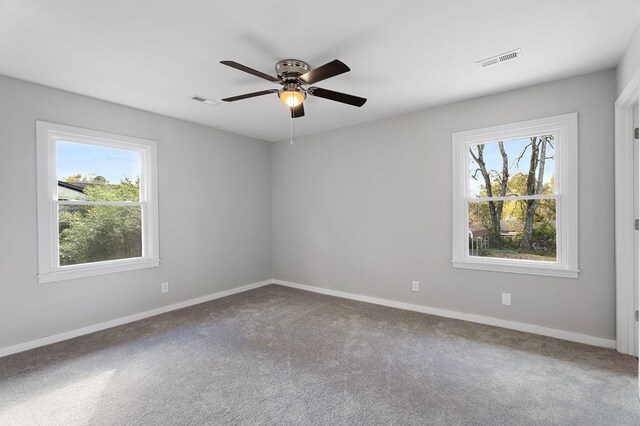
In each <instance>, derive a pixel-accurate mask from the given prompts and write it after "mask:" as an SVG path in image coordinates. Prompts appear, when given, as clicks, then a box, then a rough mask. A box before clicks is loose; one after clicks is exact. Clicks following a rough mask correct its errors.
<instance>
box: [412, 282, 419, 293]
mask: <svg viewBox="0 0 640 426" xmlns="http://www.w3.org/2000/svg"><path fill="white" fill-rule="evenodd" d="M411 290H412V291H420V281H411Z"/></svg>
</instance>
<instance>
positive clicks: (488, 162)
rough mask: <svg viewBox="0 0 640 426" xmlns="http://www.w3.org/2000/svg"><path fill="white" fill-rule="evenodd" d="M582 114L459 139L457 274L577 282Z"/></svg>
mask: <svg viewBox="0 0 640 426" xmlns="http://www.w3.org/2000/svg"><path fill="white" fill-rule="evenodd" d="M577 138H578V118H577V114H575V113H574V114H565V115H560V116H556V117H549V118H543V119H538V120H531V121H525V122H520V123H514V124H508V125H503V126H496V127H490V128H485V129H477V130H470V131H466V132H458V133H454V134H453V191H454V194H453V266H454V267H457V268H468V269H481V270H489V271H501V272H518V273H525V274H537V275H552V276H559V277H571V278H577V276H578V209H577V207H578V166H577V154H578V140H577Z"/></svg>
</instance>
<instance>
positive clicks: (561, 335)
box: [0, 280, 616, 357]
mask: <svg viewBox="0 0 640 426" xmlns="http://www.w3.org/2000/svg"><path fill="white" fill-rule="evenodd" d="M268 284H278V285H282V286H285V287H292V288H297V289H300V290H306V291H310V292H313V293H320V294H326V295H329V296H336V297H341V298H344V299H351V300H358V301H360V302H366V303H373V304H376V305H382V306H389V307H391V308H397V309H404V310H407V311H414V312H422V313H425V314H430V315H437V316H441V317H445V318H454V319H459V320H464V321H470V322H475V323H479V324H486V325H493V326H496V327H502V328H509V329H512V330H518V331H524V332H527V333H533V334H540V335H542V336H548V337H555V338H557V339H562V340H568V341H571V342H577V343H584V344H587V345H592V346H600V347H603V348H611V349H615V347H616V341H615V340H609V339H603V338H601V337H593V336H588V335H586V334H579V333H573V332H571V331H565V330H558V329H555V328H547V327H540V326H537V325H533V324H527V323H521V322H515V321H507V320H501V319H498V318H492V317H485V316H482V315H473V314H465V313H461V312H455V311H449V310H446V309H439V308H432V307H429V306H422V305H414V304H411V303H405V302H398V301H395V300H388V299H380V298H377V297H370V296H362V295H360V294H354V293H347V292H344V291H338V290H330V289H326V288H322V287H315V286H310V285H305V284H298V283H292V282H288V281H282V280H265V281H260V282H257V283H252V284H247V285H243V286H241V287H237V288H233V289H230V290H224V291H220V292H217V293H212V294H208V295H206V296H202V297H198V298H195V299H190V300H185V301H184V302H179V303H174V304H173V305H168V306H162V307H160V308H156V309H151V310H149V311H145V312H141V313H138V314H133V315H129V316H126V317H122V318H117V319H114V320H110V321H105V322H101V323H99V324H94V325H90V326H87V327H82V328H78V329H75V330H71V331H66V332H64V333H59V334H54V335H52V336H47V337H43V338H40V339H35V340H30V341H28V342H24V343H18V344H16V345H12V346H5V347H3V348H0V357H3V356H7V355H11V354H15V353H18V352H23V351H27V350H29V349H34V348H38V347H40V346H45V345H50V344H52V343H57V342H61V341H63V340H67V339H73V338H74V337H79V336H82V335H85V334H90V333H95V332H96V331H101V330H105V329H107V328H111V327H116V326H119V325H123V324H127V323H130V322H133V321H138V320H141V319H144V318H149V317H152V316H155V315H160V314H164V313H166V312H171V311H175V310H177V309H182V308H186V307H188V306H193V305H197V304H200V303H204V302H208V301H210V300H215V299H220V298H222V297H226V296H231V295H232V294H236V293H242V292H244V291H248V290H253V289H255V288H258V287H263V286H265V285H268Z"/></svg>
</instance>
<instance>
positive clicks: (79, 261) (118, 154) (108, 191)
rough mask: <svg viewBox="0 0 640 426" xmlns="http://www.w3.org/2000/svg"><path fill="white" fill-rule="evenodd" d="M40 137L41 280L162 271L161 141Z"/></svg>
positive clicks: (82, 133) (66, 130)
mask: <svg viewBox="0 0 640 426" xmlns="http://www.w3.org/2000/svg"><path fill="white" fill-rule="evenodd" d="M36 130H37V156H38V158H37V160H38V253H39V262H38V263H39V275H38V279H39V281H40V282H41V283H44V282H51V281H59V280H64V279H72V278H79V277H85V276H90V275H98V274H103V273H110V272H120V271H127V270H133V269H141V268H151V267H155V266H158V265H159V258H158V207H157V206H158V197H157V193H158V191H157V170H156V164H157V146H156V142H154V141H149V140H144V139H138V138H132V137H127V136H119V135H113V134H109V133H103V132H97V131H93V130H85V129H79V128H75V127H69V126H63V125H59V124H53V123H47V122H43V121H38V122H36Z"/></svg>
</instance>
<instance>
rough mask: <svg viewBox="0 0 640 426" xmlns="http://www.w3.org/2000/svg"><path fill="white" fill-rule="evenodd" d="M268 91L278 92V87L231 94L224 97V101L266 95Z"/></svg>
mask: <svg viewBox="0 0 640 426" xmlns="http://www.w3.org/2000/svg"><path fill="white" fill-rule="evenodd" d="M270 93H278V89H270V90H261V91H259V92H252V93H245V94H244V95H238V96H232V97H230V98H224V99H222V101H224V102H234V101H240V100H242V99H248V98H255V97H256V96H262V95H268V94H270Z"/></svg>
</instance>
